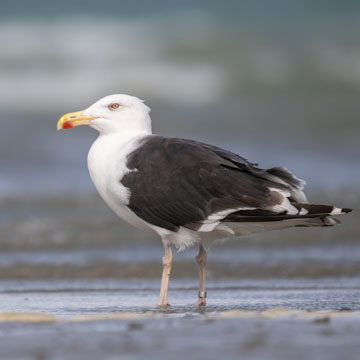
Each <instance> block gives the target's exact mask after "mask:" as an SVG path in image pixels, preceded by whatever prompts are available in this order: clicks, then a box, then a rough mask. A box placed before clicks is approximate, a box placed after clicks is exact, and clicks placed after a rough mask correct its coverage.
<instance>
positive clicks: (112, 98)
mask: <svg viewBox="0 0 360 360" xmlns="http://www.w3.org/2000/svg"><path fill="white" fill-rule="evenodd" d="M149 113H150V108H148V107H147V106H146V105H145V104H144V103H143V101H142V100H140V99H138V98H137V97H134V96H130V95H123V94H115V95H109V96H106V97H104V98H102V99H100V100H99V101H97V102H96V103H95V104H93V105H91V106H89V107H88V108H87V109H85V110H82V111H77V112H73V113H68V114H65V115H63V116H62V117H61V118H60V119H59V121H58V123H57V129H58V130H61V129H71V128H72V127H74V126H80V125H90V126H91V127H93V128H94V129H96V130H97V131H98V132H99V133H100V134H101V135H107V134H112V133H116V132H121V133H124V132H132V133H151V119H150V116H149Z"/></svg>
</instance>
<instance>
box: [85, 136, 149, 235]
mask: <svg viewBox="0 0 360 360" xmlns="http://www.w3.org/2000/svg"><path fill="white" fill-rule="evenodd" d="M146 135H147V134H146ZM146 135H144V134H139V133H137V134H136V135H134V136H129V134H126V136H124V135H123V134H121V133H115V134H110V135H100V136H99V137H98V138H97V139H96V141H95V142H94V143H93V145H92V146H91V149H90V151H89V154H88V168H89V172H90V177H91V180H92V181H93V183H94V185H95V187H96V189H97V191H98V192H99V194H100V196H101V197H102V198H103V199H104V200H105V202H106V203H107V204H108V205H109V206H110V207H111V208H112V209H113V210H114V211H115V213H116V214H117V215H119V216H120V217H121V218H122V219H124V220H125V221H127V222H128V223H130V224H131V225H133V226H136V227H139V228H142V229H149V227H148V226H147V224H146V223H145V222H144V221H143V220H141V219H140V218H139V217H137V216H136V215H135V214H134V213H133V212H132V211H131V210H129V208H128V207H127V206H126V205H128V204H129V198H130V192H129V189H127V188H126V187H125V186H123V185H122V183H121V179H122V178H123V177H124V175H126V174H127V173H129V171H130V169H128V168H127V166H126V163H127V156H128V155H129V154H130V153H131V152H132V151H134V150H135V149H136V147H137V146H138V144H139V141H140V139H142V138H143V137H144V136H146Z"/></svg>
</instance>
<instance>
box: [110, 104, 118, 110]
mask: <svg viewBox="0 0 360 360" xmlns="http://www.w3.org/2000/svg"><path fill="white" fill-rule="evenodd" d="M119 107H120V104H119V103H112V104H110V105H109V109H110V110H117V109H118V108H119Z"/></svg>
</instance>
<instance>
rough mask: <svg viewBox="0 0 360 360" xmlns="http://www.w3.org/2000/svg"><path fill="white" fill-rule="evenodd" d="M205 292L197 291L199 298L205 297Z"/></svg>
mask: <svg viewBox="0 0 360 360" xmlns="http://www.w3.org/2000/svg"><path fill="white" fill-rule="evenodd" d="M206 295H207V292H206V291H199V299H206Z"/></svg>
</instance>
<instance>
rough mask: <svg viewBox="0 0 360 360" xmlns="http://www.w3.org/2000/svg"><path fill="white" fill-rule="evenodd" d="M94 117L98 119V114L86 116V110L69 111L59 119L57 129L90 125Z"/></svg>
mask: <svg viewBox="0 0 360 360" xmlns="http://www.w3.org/2000/svg"><path fill="white" fill-rule="evenodd" d="M93 119H96V116H86V115H84V110H81V111H76V112H72V113H68V114H65V115H63V116H62V117H61V118H60V119H59V120H58V122H57V129H58V130H62V129H71V128H73V127H75V126H81V125H90V124H91V120H93Z"/></svg>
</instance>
